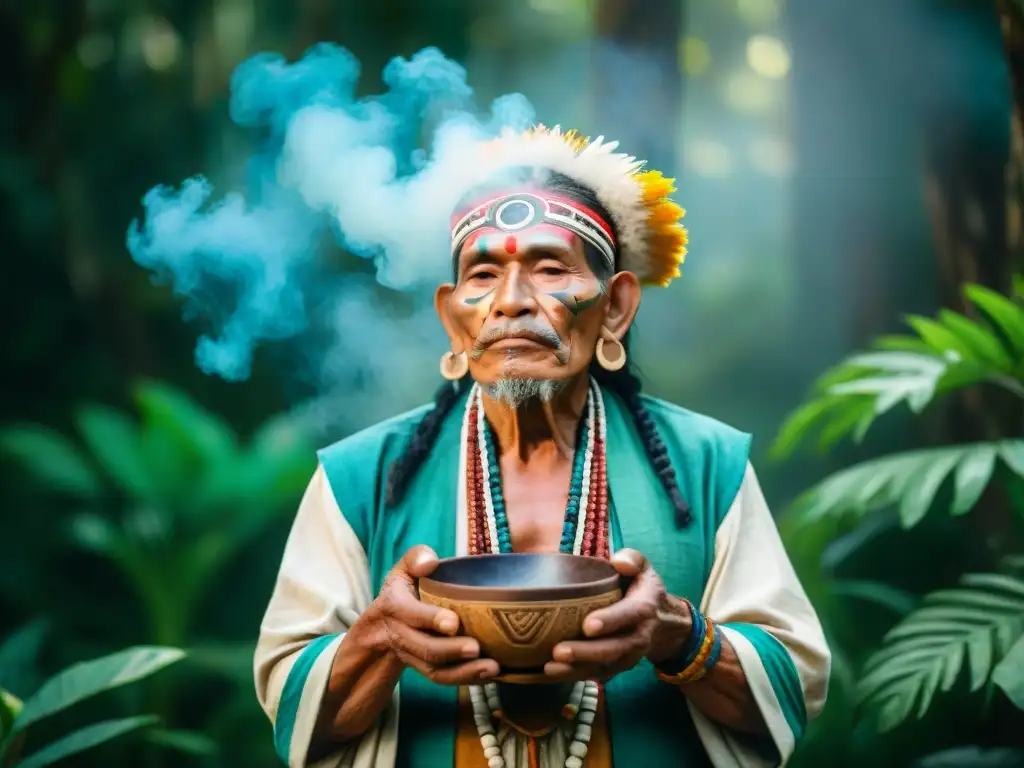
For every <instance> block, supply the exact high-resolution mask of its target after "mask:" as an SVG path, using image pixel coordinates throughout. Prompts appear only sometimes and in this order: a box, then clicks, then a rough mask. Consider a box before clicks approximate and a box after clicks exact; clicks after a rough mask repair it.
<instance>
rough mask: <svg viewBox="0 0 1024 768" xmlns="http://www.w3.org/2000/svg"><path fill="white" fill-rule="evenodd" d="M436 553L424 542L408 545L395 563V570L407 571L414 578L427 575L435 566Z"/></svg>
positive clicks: (436, 560) (436, 561)
mask: <svg viewBox="0 0 1024 768" xmlns="http://www.w3.org/2000/svg"><path fill="white" fill-rule="evenodd" d="M437 563H438V559H437V553H436V552H435V551H434V550H432V549H431V548H430V547H428V546H427V545H426V544H417V545H416V546H415V547H410V548H409V549H408V550H406V552H405V554H404V555H402V559H401V560H399V561H398V563H397V564H396V565H395V570H397V571H401V572H402V573H407V574H408V575H409V576H411V577H413V578H414V579H419V578H422V577H423V576H429V575H430V574H431V573H432V572H433V570H434V569H435V568H436V567H437Z"/></svg>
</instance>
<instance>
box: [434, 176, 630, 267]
mask: <svg viewBox="0 0 1024 768" xmlns="http://www.w3.org/2000/svg"><path fill="white" fill-rule="evenodd" d="M526 232H529V233H530V235H531V239H534V238H535V237H545V236H547V237H554V238H556V239H557V238H559V237H560V238H561V239H562V240H563V241H567V242H569V243H570V244H571V242H572V236H573V235H575V236H578V237H579V238H581V239H582V240H583V241H584V242H587V243H589V244H590V245H592V246H593V247H594V249H595V250H596V251H597V253H598V254H599V255H600V256H601V258H602V259H604V261H605V262H606V263H607V266H608V267H609V269H612V270H613V269H614V266H615V247H616V246H615V238H614V235H613V230H612V228H611V225H610V223H609V222H607V221H605V219H604V218H603V217H602V216H601V215H600V214H598V213H597V212H596V211H594V210H593V209H592V208H589V207H588V206H586V205H584V204H583V203H581V202H579V201H578V200H574V199H572V198H570V197H567V196H564V195H558V194H556V193H553V192H550V191H547V190H541V189H517V190H508V191H504V192H498V193H492V194H490V195H487V196H485V197H483V198H482V199H479V200H476V201H474V202H472V203H470V204H469V205H468V206H466V207H464V208H463V209H462V210H460V211H457V212H456V213H454V214H453V215H452V218H451V246H452V247H451V255H452V259H453V261H454V262H456V263H457V262H458V259H459V256H460V254H461V253H462V252H463V249H464V248H465V247H467V246H472V245H473V243H477V242H482V238H483V236H484V235H487V236H488V238H489V237H490V236H504V237H505V238H511V242H515V238H516V237H517V236H518V235H521V234H524V233H526ZM567 238H568V240H567Z"/></svg>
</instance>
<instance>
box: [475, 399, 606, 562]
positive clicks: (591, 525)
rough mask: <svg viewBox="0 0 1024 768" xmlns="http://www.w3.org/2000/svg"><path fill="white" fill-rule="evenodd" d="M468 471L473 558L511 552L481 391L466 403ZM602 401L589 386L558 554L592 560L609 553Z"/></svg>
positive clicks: (490, 431) (500, 487) (498, 473)
mask: <svg viewBox="0 0 1024 768" xmlns="http://www.w3.org/2000/svg"><path fill="white" fill-rule="evenodd" d="M467 411H468V412H467V429H466V440H467V445H466V456H467V460H466V469H467V491H468V493H467V507H468V509H467V512H468V517H469V554H471V555H480V554H490V553H494V552H511V551H512V542H511V538H510V534H509V526H508V514H507V512H506V510H505V497H504V492H503V490H502V484H501V467H500V465H499V463H498V452H497V450H496V449H495V441H494V432H493V431H492V430H491V427H490V425H489V424H487V419H486V418H484V417H483V407H482V404H481V393H480V390H479V388H474V391H473V393H471V395H470V398H469V403H468V404H467ZM606 435H607V432H606V425H605V408H604V398H603V397H602V395H601V390H600V388H599V387H598V386H597V385H596V384H595V383H593V382H591V385H590V388H589V390H588V392H587V410H586V417H585V418H584V419H583V420H582V423H581V424H580V428H579V430H578V432H577V440H576V451H575V455H574V457H573V470H572V479H571V481H570V484H569V498H568V501H567V502H566V506H565V520H564V522H563V525H562V538H561V542H560V545H559V550H560V551H562V552H565V553H570V554H575V555H584V556H589V557H602V558H605V559H607V558H608V557H609V556H610V553H609V550H608V472H607V468H606V463H605V460H606V451H605V445H606Z"/></svg>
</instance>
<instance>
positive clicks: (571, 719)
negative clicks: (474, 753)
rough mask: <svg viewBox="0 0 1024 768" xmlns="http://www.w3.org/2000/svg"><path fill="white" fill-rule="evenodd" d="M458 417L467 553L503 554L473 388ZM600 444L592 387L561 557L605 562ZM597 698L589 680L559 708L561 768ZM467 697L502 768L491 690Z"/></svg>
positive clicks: (596, 391) (579, 751)
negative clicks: (564, 740) (568, 736)
mask: <svg viewBox="0 0 1024 768" xmlns="http://www.w3.org/2000/svg"><path fill="white" fill-rule="evenodd" d="M466 409H467V413H466V430H465V434H466V470H467V477H466V483H467V507H468V509H467V512H468V518H469V520H468V522H469V553H470V554H471V555H476V554H488V553H492V552H511V551H512V542H511V538H510V534H509V527H508V515H507V513H506V510H505V499H504V492H503V489H502V485H501V467H500V464H499V462H498V452H497V450H496V449H495V443H494V433H493V431H492V430H491V428H490V425H488V424H487V419H486V418H484V416H483V404H482V395H481V392H480V389H479V387H474V391H473V392H472V393H471V394H470V398H469V402H468V403H467V406H466ZM606 436H607V432H606V427H605V410H604V399H603V397H602V395H601V389H600V387H598V386H597V384H596V383H595V382H594V381H591V382H590V386H589V388H588V391H587V409H586V417H585V418H584V419H583V420H582V423H581V424H580V428H579V430H578V433H577V438H576V451H575V454H574V456H573V469H572V479H571V481H570V483H569V498H568V501H567V502H566V506H565V521H564V523H563V525H562V538H561V541H560V543H559V550H560V551H562V552H566V553H572V554H576V555H585V556H590V557H602V558H605V559H607V558H608V557H609V542H608V473H607V470H606V466H605V458H606V452H605V439H606ZM599 690H600V689H599V687H598V685H597V683H595V682H593V681H591V680H587V681H581V682H578V683H576V684H575V685H574V686H573V690H572V693H571V695H570V697H569V701H568V703H567V704H566V705H565V706H564V707H563V708H562V715H563V717H564V718H565V719H566V720H567V723H569V724H574V728H573V738H572V740H571V742H570V744H569V755H568V757H567V758H566V760H565V768H582V766H583V759H584V758H585V757H586V755H587V747H588V744H589V743H590V737H591V727H592V725H593V722H594V717H595V713H596V711H597V700H598V694H599ZM469 693H470V699H471V701H472V703H473V719H474V722H475V723H476V727H477V732H478V734H479V735H480V743H481V745H482V746H483V749H484V756H485V757H486V758H487V765H488V768H505V759H504V757H502V755H501V747H500V743H499V741H498V735H497V734H496V732H495V729H494V721H499V722H500V721H502V720H503V719H504V715H503V711H502V707H501V700H500V698H499V696H498V686H497V685H496V684H494V683H489V684H487V685H483V686H477V685H474V686H469ZM510 725H511V724H510ZM527 735H530V734H527ZM531 737H532V735H531ZM533 744H534V742H532V741H531V745H533ZM535 761H536V755H535V753H534V749H533V746H531V750H530V762H531V764H533V763H535Z"/></svg>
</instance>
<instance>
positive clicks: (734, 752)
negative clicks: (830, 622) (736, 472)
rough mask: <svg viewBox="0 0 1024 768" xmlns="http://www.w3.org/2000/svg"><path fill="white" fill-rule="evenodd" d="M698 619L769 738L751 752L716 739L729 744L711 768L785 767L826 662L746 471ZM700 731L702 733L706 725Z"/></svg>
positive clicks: (819, 700)
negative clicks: (714, 627)
mask: <svg viewBox="0 0 1024 768" xmlns="http://www.w3.org/2000/svg"><path fill="white" fill-rule="evenodd" d="M701 612H702V613H704V614H705V615H706V616H708V617H709V618H710V619H711V620H712V621H715V622H717V623H718V624H719V626H721V627H722V629H723V631H724V634H725V637H727V638H728V639H729V641H730V643H731V645H732V647H733V648H734V649H735V651H736V655H737V657H738V658H739V661H740V664H741V666H742V667H743V672H744V674H745V675H746V678H747V682H748V684H749V685H750V689H751V692H752V693H753V696H754V700H755V701H756V702H757V704H758V707H759V708H760V710H761V714H762V716H763V717H764V720H765V723H766V724H767V726H768V729H769V732H770V735H771V744H768V745H756V744H752V743H750V742H744V743H741V742H740V741H739V740H737V739H736V738H734V737H733V736H732V735H730V734H724V733H723V734H721V735H722V737H723V739H724V741H726V742H727V744H726V745H720V746H721V747H725V748H726V749H725V750H724V752H723V754H722V755H721V759H718V760H715V763H716V766H718V767H719V768H721V766H724V765H742V766H755V765H779V764H782V765H784V764H785V763H786V761H787V760H788V758H789V757H790V755H792V753H793V750H794V748H795V746H796V744H797V742H798V741H799V740H800V738H801V737H802V735H803V733H804V730H805V728H806V726H807V722H808V721H809V720H810V719H811V718H814V717H816V716H817V715H818V713H819V712H820V711H821V708H822V707H823V706H824V703H825V696H826V693H827V690H828V679H829V672H830V667H831V655H830V653H829V650H828V646H827V644H826V642H825V638H824V634H823V632H822V628H821V624H820V622H819V621H818V617H817V615H816V613H815V611H814V608H813V606H812V605H811V603H810V601H809V600H808V599H807V595H806V594H805V592H804V590H803V587H802V586H801V584H800V581H799V579H798V578H797V575H796V573H795V572H794V570H793V566H792V564H791V563H790V560H789V557H788V556H787V554H786V551H785V548H784V547H783V544H782V540H781V538H780V537H779V532H778V529H777V527H776V525H775V521H774V520H773V519H772V515H771V512H770V511H769V509H768V505H767V502H766V501H765V498H764V494H763V493H762V492H761V487H760V485H759V483H758V481H757V476H756V475H755V473H754V469H753V467H751V466H750V465H749V464H748V465H747V470H746V474H745V476H744V478H743V483H742V485H741V486H740V490H739V492H738V493H737V495H736V498H735V500H734V501H733V504H732V506H731V508H730V509H729V512H728V513H727V514H726V516H725V518H724V519H723V520H722V524H721V525H720V526H719V529H718V532H717V534H716V537H715V559H714V563H713V565H712V569H711V575H710V577H709V579H708V583H707V587H706V589H705V592H704V598H703V600H702V601H701ZM699 726H700V728H699V729H700V730H701V731H702V732H707V730H708V728H709V721H706V719H705V720H704V722H702V723H699ZM707 741H708V739H705V742H706V746H710V745H708V744H707ZM713 741H714V740H713ZM759 746H760V747H761V748H759ZM764 747H768V748H767V749H764ZM711 751H713V750H711V749H709V752H711ZM726 753H731V758H730V757H729V756H727V754H726ZM714 757H715V755H714V754H712V758H713V759H714Z"/></svg>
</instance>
